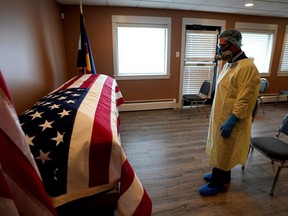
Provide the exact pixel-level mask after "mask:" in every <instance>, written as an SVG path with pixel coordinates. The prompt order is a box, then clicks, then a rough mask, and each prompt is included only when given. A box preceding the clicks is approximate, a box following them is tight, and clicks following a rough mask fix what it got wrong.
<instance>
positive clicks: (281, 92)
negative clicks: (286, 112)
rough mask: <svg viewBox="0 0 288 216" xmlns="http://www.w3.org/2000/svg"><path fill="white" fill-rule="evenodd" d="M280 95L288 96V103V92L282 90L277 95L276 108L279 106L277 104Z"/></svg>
mask: <svg viewBox="0 0 288 216" xmlns="http://www.w3.org/2000/svg"><path fill="white" fill-rule="evenodd" d="M280 95H286V96H287V101H288V90H282V91H280V92H279V93H278V95H277V99H276V103H275V106H277V104H278V100H279V97H280Z"/></svg>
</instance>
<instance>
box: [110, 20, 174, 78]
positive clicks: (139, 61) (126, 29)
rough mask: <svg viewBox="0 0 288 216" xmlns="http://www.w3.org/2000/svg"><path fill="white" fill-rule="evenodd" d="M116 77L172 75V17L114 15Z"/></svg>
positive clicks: (161, 76)
mask: <svg viewBox="0 0 288 216" xmlns="http://www.w3.org/2000/svg"><path fill="white" fill-rule="evenodd" d="M112 23H113V25H112V28H113V51H114V76H115V78H116V79H155V78H157V79H159V78H163V79H165V78H166V79H167V78H169V77H170V73H169V66H170V61H169V60H170V58H169V56H170V26H171V18H163V17H136V16H112Z"/></svg>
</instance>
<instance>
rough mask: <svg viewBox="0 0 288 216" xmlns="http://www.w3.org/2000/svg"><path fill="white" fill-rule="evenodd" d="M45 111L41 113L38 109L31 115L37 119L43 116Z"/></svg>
mask: <svg viewBox="0 0 288 216" xmlns="http://www.w3.org/2000/svg"><path fill="white" fill-rule="evenodd" d="M42 114H43V112H41V113H39V112H38V111H36V112H35V113H34V114H32V115H30V116H32V120H33V119H35V118H42V116H41V115H42Z"/></svg>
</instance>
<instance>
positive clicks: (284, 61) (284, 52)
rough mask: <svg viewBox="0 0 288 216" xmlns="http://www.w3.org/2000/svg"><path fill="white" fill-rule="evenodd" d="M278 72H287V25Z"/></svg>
mask: <svg viewBox="0 0 288 216" xmlns="http://www.w3.org/2000/svg"><path fill="white" fill-rule="evenodd" d="M278 74H280V75H282V74H283V75H287V74H288V26H286V31H285V37H284V42H283V50H282V55H281V62H280V71H279V73H278Z"/></svg>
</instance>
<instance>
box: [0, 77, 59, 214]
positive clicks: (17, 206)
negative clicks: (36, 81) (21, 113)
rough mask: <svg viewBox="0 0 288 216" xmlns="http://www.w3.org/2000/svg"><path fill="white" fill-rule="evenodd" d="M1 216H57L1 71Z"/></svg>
mask: <svg viewBox="0 0 288 216" xmlns="http://www.w3.org/2000/svg"><path fill="white" fill-rule="evenodd" d="M0 215H1V216H14V215H23V216H38V215H45V216H52V215H56V212H55V210H54V207H53V205H52V202H51V200H50V198H49V197H48V195H47V194H46V191H45V189H44V187H43V184H42V181H41V177H40V173H39V171H38V168H37V166H36V164H35V162H34V159H33V157H32V154H31V152H30V150H29V145H28V143H27V141H26V138H25V135H24V133H23V131H22V129H21V126H20V123H19V120H18V116H17V114H16V112H15V109H14V107H13V104H12V100H11V97H10V95H9V92H8V88H7V86H6V83H5V81H4V78H3V76H2V73H1V71H0Z"/></svg>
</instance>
